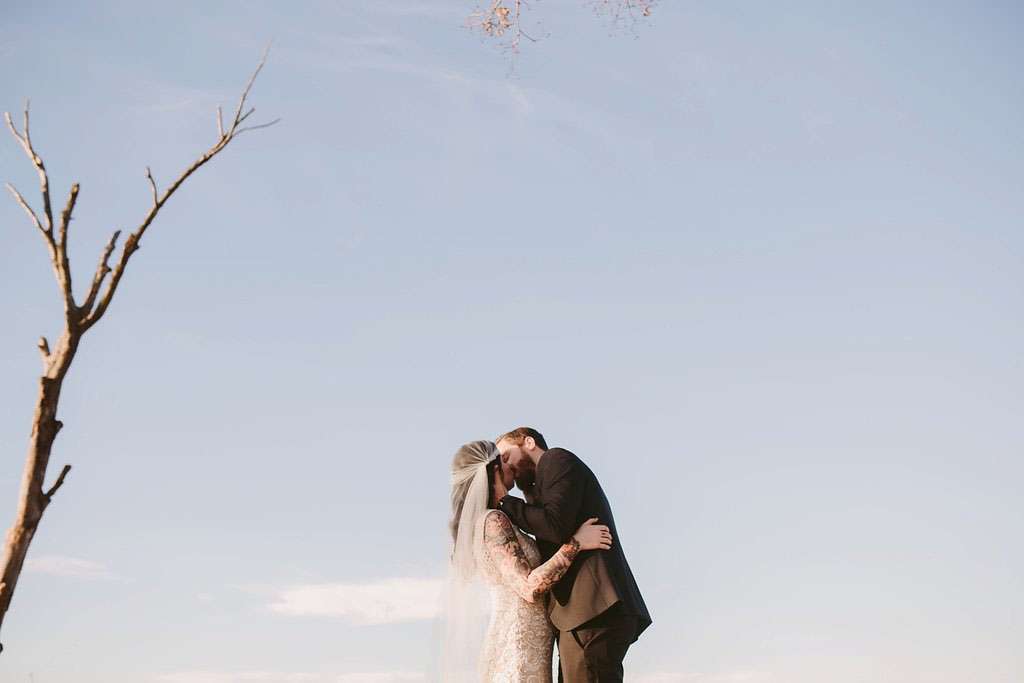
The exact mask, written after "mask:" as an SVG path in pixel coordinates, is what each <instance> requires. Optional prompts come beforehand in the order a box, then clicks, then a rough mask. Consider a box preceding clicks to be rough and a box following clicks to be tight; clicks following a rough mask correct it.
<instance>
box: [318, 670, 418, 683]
mask: <svg viewBox="0 0 1024 683" xmlns="http://www.w3.org/2000/svg"><path fill="white" fill-rule="evenodd" d="M426 680H427V677H426V676H424V675H423V674H420V673H413V672H411V671H386V672H383V673H363V674H342V675H341V676H339V677H338V678H336V679H335V681H334V683H420V681H426Z"/></svg>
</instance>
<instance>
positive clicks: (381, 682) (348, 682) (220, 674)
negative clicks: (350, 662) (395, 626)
mask: <svg viewBox="0 0 1024 683" xmlns="http://www.w3.org/2000/svg"><path fill="white" fill-rule="evenodd" d="M156 680H158V681H160V682H161V683H423V682H424V681H426V680H427V678H426V676H424V675H423V674H422V673H417V672H414V671H377V672H367V673H343V674H338V673H335V674H318V673H286V672H280V671H179V672H175V673H168V674H162V675H160V676H157V679H156Z"/></svg>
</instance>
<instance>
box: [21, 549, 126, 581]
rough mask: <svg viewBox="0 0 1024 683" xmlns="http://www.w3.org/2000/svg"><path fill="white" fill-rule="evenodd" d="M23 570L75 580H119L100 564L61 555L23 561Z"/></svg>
mask: <svg viewBox="0 0 1024 683" xmlns="http://www.w3.org/2000/svg"><path fill="white" fill-rule="evenodd" d="M25 568H26V569H27V570H28V571H30V572H33V573H36V574H49V575H50V576H67V577H71V578H75V579H118V578H121V577H119V576H118V575H117V574H114V573H113V572H111V571H110V570H109V569H108V568H107V566H106V565H104V564H102V563H100V562H93V561H92V560H83V559H81V558H77V557H64V556H62V555H44V556H42V557H35V558H29V559H28V560H26V561H25Z"/></svg>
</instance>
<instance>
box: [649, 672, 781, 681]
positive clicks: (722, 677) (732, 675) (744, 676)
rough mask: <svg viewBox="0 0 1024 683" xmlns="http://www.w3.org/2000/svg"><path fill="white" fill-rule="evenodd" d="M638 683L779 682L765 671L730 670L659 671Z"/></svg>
mask: <svg viewBox="0 0 1024 683" xmlns="http://www.w3.org/2000/svg"><path fill="white" fill-rule="evenodd" d="M637 683H778V679H777V678H776V677H775V676H773V675H772V674H770V673H768V672H765V671H749V670H743V671H730V672H725V673H715V674H705V673H676V672H658V673H649V674H645V675H642V676H640V677H639V678H638V679H637Z"/></svg>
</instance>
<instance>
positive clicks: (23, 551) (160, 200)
mask: <svg viewBox="0 0 1024 683" xmlns="http://www.w3.org/2000/svg"><path fill="white" fill-rule="evenodd" d="M266 57H267V52H266V51H264V53H263V56H262V58H261V60H260V63H259V66H258V67H257V69H256V71H255V73H254V74H253V75H252V77H251V78H250V79H249V81H248V82H247V83H246V86H245V89H244V91H243V92H242V96H241V98H240V99H239V102H238V109H237V110H236V112H235V117H234V119H233V120H232V122H231V124H230V126H229V127H228V128H227V129H225V128H224V125H223V118H222V113H221V110H220V108H218V110H217V127H218V138H217V141H216V143H215V144H214V145H213V146H212V147H210V148H209V149H208V150H206V151H205V152H204V153H203V154H201V155H200V156H199V157H198V158H197V159H196V160H195V161H194V162H193V163H192V164H191V165H190V166H189V167H188V168H186V169H185V170H184V171H183V172H182V173H181V174H180V175H179V176H178V178H177V179H176V180H175V181H174V182H173V183H171V184H170V185H169V186H168V187H167V188H166V189H165V190H164V192H163V193H162V194H160V192H159V191H158V188H157V185H156V180H155V179H154V178H153V174H152V172H151V171H150V169H149V168H148V167H147V168H146V177H147V178H148V179H149V184H150V188H151V190H152V197H153V204H152V206H151V207H150V208H149V211H148V212H147V213H146V215H145V217H144V218H143V220H142V223H141V224H140V225H139V227H138V228H136V230H135V231H134V232H132V233H129V235H128V237H127V238H126V239H125V241H124V244H123V246H122V248H121V253H120V257H119V258H118V259H117V263H116V264H115V265H114V266H113V267H111V265H110V259H111V257H112V256H113V254H114V251H115V250H116V248H117V241H118V238H119V237H120V234H121V231H120V230H118V231H116V232H114V234H113V235H112V236H111V238H110V240H109V241H108V242H107V244H106V246H105V247H104V249H103V252H102V253H101V254H100V258H99V262H98V264H97V266H96V271H95V273H94V274H93V278H92V282H91V284H90V287H89V291H88V294H87V296H86V299H85V302H84V304H83V306H82V307H81V308H79V307H76V306H75V302H74V298H73V296H72V289H71V264H70V260H69V258H68V232H69V230H70V225H71V220H72V215H73V213H74V209H75V203H76V201H77V199H78V191H79V186H78V184H77V183H75V184H74V185H72V186H71V192H70V194H69V195H68V201H67V203H66V205H65V207H64V210H63V211H62V212H61V215H60V225H59V228H58V232H57V235H56V236H55V235H54V223H53V215H52V210H51V207H50V185H49V178H48V176H47V173H46V167H45V166H44V165H43V161H42V159H41V158H40V157H39V155H38V154H37V153H36V151H35V148H34V147H33V145H32V138H31V137H30V132H29V109H28V103H27V102H26V104H25V123H24V130H23V131H18V129H17V128H16V127H15V125H14V122H13V121H12V120H11V116H10V114H9V113H7V114H5V119H6V121H7V126H8V128H10V130H11V133H12V134H13V136H14V138H15V139H16V140H17V141H18V143H19V144H20V145H21V147H22V148H23V149H24V150H25V153H26V154H27V155H28V157H29V159H30V160H31V161H32V165H33V166H34V167H35V168H36V170H37V171H38V173H39V179H40V189H41V192H42V196H43V210H44V213H43V216H42V217H40V216H39V215H38V214H37V213H36V212H35V211H34V210H33V209H32V207H31V206H30V205H29V203H28V202H27V201H26V200H25V198H24V197H23V196H22V195H21V193H20V192H18V191H17V190H16V189H15V188H14V186H12V185H10V184H9V183H8V185H7V188H8V190H9V191H10V192H11V194H12V195H13V196H14V199H15V201H17V203H18V204H19V205H20V206H21V207H22V208H23V209H24V210H25V212H26V213H27V214H28V216H29V218H30V219H31V220H32V223H33V224H34V225H35V226H36V228H37V229H38V230H39V232H40V233H42V235H43V239H44V240H45V242H46V245H47V249H48V250H49V252H50V260H51V262H52V265H53V268H54V272H55V274H56V276H57V281H58V284H60V286H61V293H62V295H63V298H64V302H65V318H64V329H63V331H62V332H61V335H60V337H59V339H57V341H56V343H55V345H54V348H53V349H52V350H51V348H50V343H49V342H48V341H47V339H46V337H41V338H40V339H39V342H38V348H39V354H40V356H41V358H42V361H43V373H42V376H41V377H40V378H39V392H38V395H37V398H36V405H35V411H34V413H33V417H32V431H31V434H30V437H29V449H28V455H27V457H26V459H25V465H24V470H23V474H22V480H21V488H20V493H19V496H18V510H17V515H16V517H15V520H14V523H13V524H12V525H11V527H10V529H9V530H8V532H7V536H6V539H5V542H4V545H3V558H2V561H0V624H2V623H3V620H4V617H5V615H6V614H7V611H8V609H9V608H10V605H11V599H12V597H13V594H14V590H15V587H16V586H17V583H18V579H19V577H20V575H21V570H22V567H23V566H24V562H25V557H26V555H27V553H28V549H29V546H30V544H31V542H32V538H33V536H34V535H35V532H36V529H37V528H38V526H39V522H40V520H41V519H42V516H43V512H44V511H45V510H46V508H47V506H48V505H49V504H50V502H51V499H52V498H53V496H54V494H55V493H56V492H57V491H58V490H59V489H60V487H61V486H63V485H64V480H65V478H66V477H67V475H68V472H70V471H71V466H70V465H65V466H64V467H63V469H62V470H61V472H60V474H59V475H58V477H57V480H56V481H55V482H54V484H53V485H52V486H51V487H50V488H49V489H47V490H46V491H45V492H44V489H43V484H44V482H45V479H46V470H47V466H48V465H49V461H50V454H51V450H52V447H53V443H54V440H55V439H56V437H57V434H58V433H59V432H60V430H61V428H62V427H63V424H62V423H61V421H60V420H58V419H57V409H58V406H59V402H60V394H61V389H62V386H63V382H64V379H65V377H66V376H67V372H68V370H69V369H70V367H71V363H72V361H73V360H74V358H75V354H76V352H77V350H78V346H79V343H80V342H81V340H82V337H83V335H84V334H85V333H86V331H88V330H89V328H91V327H92V326H93V325H95V324H96V322H97V321H99V320H100V318H101V317H102V316H103V314H104V313H105V312H106V310H107V308H108V307H109V306H110V301H111V299H112V297H113V296H114V293H115V292H116V291H117V286H118V283H119V282H120V281H121V277H122V276H123V275H124V271H125V267H126V266H127V264H128V260H129V259H130V258H131V255H132V254H133V253H134V252H135V251H137V250H138V248H139V241H140V240H141V239H142V237H143V235H144V234H145V232H146V229H147V228H148V227H149V226H150V224H151V223H152V222H153V220H154V219H155V218H156V215H157V213H158V212H159V211H160V209H161V207H163V205H164V204H165V203H166V202H167V200H168V199H170V197H171V195H173V194H174V193H175V191H176V190H177V189H178V188H179V187H180V186H181V184H182V183H184V182H185V180H186V179H188V178H189V177H190V176H191V175H192V174H193V173H194V172H195V171H196V170H197V169H199V168H200V167H201V166H203V165H204V164H205V163H206V162H208V161H209V160H210V159H212V158H213V157H214V156H216V155H217V154H218V153H219V152H221V150H223V149H224V148H225V147H226V146H227V145H228V144H229V143H230V142H231V140H233V139H234V138H235V136H237V135H239V134H240V133H242V132H244V131H246V130H252V129H253V128H264V127H266V126H268V125H271V124H272V123H276V121H274V122H271V123H270V124H262V125H259V126H251V127H249V128H240V126H239V124H240V123H241V121H242V120H243V119H244V118H246V117H248V116H249V115H251V114H252V112H253V111H254V110H253V109H252V108H249V110H248V111H247V112H246V114H245V115H244V116H242V115H241V112H242V111H243V110H244V109H245V105H246V98H247V97H248V95H249V92H250V91H251V90H252V85H253V82H254V81H255V79H256V76H257V75H258V74H259V72H260V71H261V70H262V68H263V65H264V63H265V62H266ZM108 275H109V276H110V278H109V280H108V279H107V278H108ZM104 286H105V287H106V288H105V289H104ZM101 292H103V293H102V295H101ZM2 649H3V648H2V646H0V650H2Z"/></svg>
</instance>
